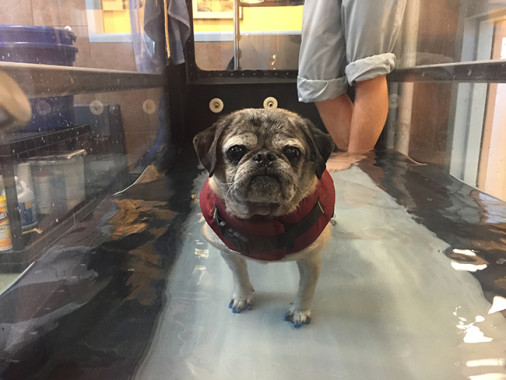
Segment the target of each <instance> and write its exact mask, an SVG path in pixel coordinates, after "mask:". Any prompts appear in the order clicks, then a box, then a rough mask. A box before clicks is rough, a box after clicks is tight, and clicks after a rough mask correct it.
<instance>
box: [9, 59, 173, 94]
mask: <svg viewBox="0 0 506 380" xmlns="http://www.w3.org/2000/svg"><path fill="white" fill-rule="evenodd" d="M0 70H2V71H5V72H6V73H7V74H9V75H10V76H11V77H12V78H13V79H15V80H16V82H17V83H18V84H19V85H20V86H21V88H22V89H23V91H24V92H25V94H26V96H28V97H29V98H36V97H45V96H65V95H77V94H84V93H96V92H114V91H125V90H137V89H143V88H157V87H163V86H164V85H165V84H166V76H165V75H164V74H146V73H138V72H135V71H121V70H103V69H89V68H82V67H72V66H55V65H38V64H32V63H16V62H0Z"/></svg>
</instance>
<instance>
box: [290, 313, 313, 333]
mask: <svg viewBox="0 0 506 380" xmlns="http://www.w3.org/2000/svg"><path fill="white" fill-rule="evenodd" d="M284 319H285V321H288V322H290V323H291V324H292V326H293V327H295V328H297V329H298V328H299V327H302V326H304V325H309V324H310V323H311V310H309V309H307V310H292V309H290V310H289V311H287V312H286V314H285V318H284Z"/></svg>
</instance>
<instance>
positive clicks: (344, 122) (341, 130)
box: [315, 94, 353, 151]
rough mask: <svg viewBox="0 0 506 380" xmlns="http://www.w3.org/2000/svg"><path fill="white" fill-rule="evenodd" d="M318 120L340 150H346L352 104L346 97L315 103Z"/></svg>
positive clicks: (348, 139) (344, 95)
mask: <svg viewBox="0 0 506 380" xmlns="http://www.w3.org/2000/svg"><path fill="white" fill-rule="evenodd" d="M315 104H316V108H317V109H318V113H319V114H320V118H321V119H322V121H323V124H324V125H325V128H327V131H328V132H329V134H330V136H331V137H332V139H333V140H334V142H335V143H336V145H337V147H338V148H339V149H341V150H344V151H346V150H348V143H349V141H350V125H351V118H352V112H353V103H352V102H351V100H350V98H349V97H348V95H346V94H343V95H341V96H338V97H337V98H333V99H329V100H324V101H321V102H316V103H315Z"/></svg>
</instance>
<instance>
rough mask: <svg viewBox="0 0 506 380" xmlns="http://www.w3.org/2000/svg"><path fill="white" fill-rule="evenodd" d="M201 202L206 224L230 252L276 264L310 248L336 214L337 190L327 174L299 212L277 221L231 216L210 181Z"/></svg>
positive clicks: (261, 217)
mask: <svg viewBox="0 0 506 380" xmlns="http://www.w3.org/2000/svg"><path fill="white" fill-rule="evenodd" d="M199 199H200V209H201V210H202V214H203V215H204V218H205V220H206V222H207V223H208V224H209V226H210V227H211V228H212V230H213V231H214V232H215V233H216V234H217V235H218V236H219V237H220V239H221V240H222V241H223V243H225V245H226V246H227V247H228V248H230V249H231V250H233V251H236V252H238V253H239V254H241V255H244V256H247V257H251V258H254V259H257V260H263V261H276V260H281V259H283V258H284V257H285V256H286V255H289V254H291V253H295V252H298V251H300V250H302V249H304V248H306V247H308V246H309V245H311V243H313V242H314V241H315V240H316V239H317V238H318V237H319V236H320V234H321V233H322V232H323V230H324V229H325V227H326V226H327V224H328V222H329V221H330V219H331V218H332V216H333V214H334V203H335V190H334V183H333V181H332V178H331V177H330V174H329V173H328V172H327V171H325V172H324V173H323V175H322V177H321V179H320V180H319V181H318V184H317V186H316V189H315V191H314V192H313V193H312V194H311V195H309V196H307V197H306V198H304V199H303V200H302V202H301V203H300V205H299V207H298V208H297V210H295V211H294V212H293V213H291V214H288V215H283V216H280V217H277V218H270V217H266V216H260V215H255V216H253V217H252V218H250V219H239V218H236V217H235V216H233V215H230V214H228V213H227V212H226V207H225V203H224V202H223V200H222V199H221V198H219V197H218V196H217V195H216V194H215V193H214V192H213V190H212V189H211V187H210V186H209V179H208V180H207V181H206V182H205V184H204V187H203V189H202V191H201V192H200V197H199Z"/></svg>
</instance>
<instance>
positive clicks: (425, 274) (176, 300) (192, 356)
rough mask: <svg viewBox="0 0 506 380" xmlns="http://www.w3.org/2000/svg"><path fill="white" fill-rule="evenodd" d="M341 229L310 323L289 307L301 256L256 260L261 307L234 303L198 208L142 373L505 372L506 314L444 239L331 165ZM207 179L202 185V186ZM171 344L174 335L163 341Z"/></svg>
mask: <svg viewBox="0 0 506 380" xmlns="http://www.w3.org/2000/svg"><path fill="white" fill-rule="evenodd" d="M332 177H333V179H334V185H335V188H336V199H337V205H336V210H335V213H336V222H337V224H336V226H335V227H334V231H333V236H332V239H331V242H330V243H329V246H328V247H327V249H326V250H325V251H324V253H323V269H322V274H321V277H320V282H319V285H318V288H317V291H316V296H315V300H314V304H313V322H312V324H311V325H309V326H305V327H303V328H301V329H294V328H292V327H291V325H290V324H288V323H286V322H284V321H283V318H282V317H283V314H284V312H285V310H286V309H287V308H288V306H289V303H290V301H291V299H292V297H294V295H295V292H296V289H297V281H298V272H297V267H296V265H295V263H293V262H291V263H290V262H288V263H274V264H272V263H271V264H259V263H250V272H251V278H252V283H253V285H254V287H255V290H256V293H255V295H256V303H255V307H254V309H253V310H251V311H246V312H243V313H241V314H232V313H231V312H230V310H228V309H227V307H226V305H227V303H228V300H229V297H230V294H231V292H232V281H231V275H230V273H229V270H228V267H226V265H225V263H224V262H223V261H222V259H221V257H220V255H219V252H217V251H216V250H215V249H214V248H212V247H210V246H208V245H207V244H206V243H205V242H203V241H202V238H201V236H200V232H199V229H200V227H201V225H202V223H203V222H202V220H201V217H200V213H199V209H198V206H197V205H194V210H193V211H192V214H191V216H190V219H189V221H188V223H187V225H186V228H185V236H186V238H185V242H184V245H183V250H182V253H183V254H182V255H180V257H179V259H178V260H177V262H176V264H175V267H174V270H173V275H172V277H171V279H170V281H169V286H168V287H167V290H166V292H167V297H168V298H170V300H171V301H170V302H169V303H168V304H167V306H166V308H165V310H164V312H163V314H162V317H161V320H160V325H159V326H158V328H157V330H156V333H155V335H154V340H153V343H152V345H151V347H150V349H149V351H148V353H147V355H146V359H145V360H144V361H143V363H142V364H141V366H140V368H139V370H138V372H137V376H136V378H138V379H160V378H163V377H164V375H166V374H170V377H171V378H174V379H203V378H205V379H237V378H242V379H304V378H318V379H334V378H342V379H461V378H466V377H468V376H473V375H475V376H477V375H482V374H486V373H496V374H498V375H499V374H502V373H504V347H505V344H506V321H505V320H504V318H503V316H502V315H501V314H500V313H489V312H490V311H491V305H490V303H488V302H487V301H486V300H485V299H484V297H483V294H482V291H481V287H480V285H479V283H478V281H477V280H476V278H475V277H473V276H472V275H471V274H469V273H468V272H467V271H461V270H455V267H454V265H452V263H453V261H452V260H451V259H449V258H448V257H446V256H445V254H444V252H446V251H447V250H448V249H449V245H448V244H447V243H446V242H444V241H442V240H441V239H439V238H438V237H437V236H436V235H435V234H434V233H432V232H431V231H429V230H428V229H427V228H426V227H424V226H422V225H420V224H419V223H417V222H416V221H415V220H414V219H413V218H412V216H411V215H410V214H408V213H407V212H406V210H405V208H404V207H402V206H400V205H399V204H398V203H397V202H396V201H395V200H394V199H393V198H392V197H391V196H389V195H388V194H387V193H385V192H384V191H383V190H382V189H380V188H379V187H378V186H377V185H376V184H375V183H374V182H373V181H372V180H371V179H370V177H369V176H368V175H367V174H365V173H364V172H363V171H362V170H361V169H360V168H358V167H352V168H351V169H349V170H347V171H342V172H338V173H333V174H332ZM202 181H203V178H199V179H198V180H197V181H196V191H197V189H198V188H199V187H200V185H201V183H202ZM168 342H170V343H169V344H168Z"/></svg>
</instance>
